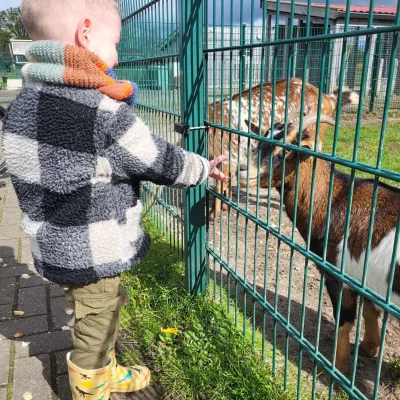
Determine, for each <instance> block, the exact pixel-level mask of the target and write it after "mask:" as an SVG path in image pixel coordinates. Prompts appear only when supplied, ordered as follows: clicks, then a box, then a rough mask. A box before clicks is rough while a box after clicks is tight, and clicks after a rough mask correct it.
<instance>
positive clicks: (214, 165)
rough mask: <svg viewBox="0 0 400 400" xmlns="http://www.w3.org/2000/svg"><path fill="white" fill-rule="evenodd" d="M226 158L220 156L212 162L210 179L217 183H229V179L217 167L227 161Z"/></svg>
mask: <svg viewBox="0 0 400 400" xmlns="http://www.w3.org/2000/svg"><path fill="white" fill-rule="evenodd" d="M226 160H227V157H226V156H218V157H216V158H214V160H211V161H210V178H214V179H216V180H217V181H221V182H228V181H229V177H227V176H225V175H224V174H223V173H222V172H221V171H220V170H219V169H218V168H217V165H218V164H221V163H222V162H223V161H226Z"/></svg>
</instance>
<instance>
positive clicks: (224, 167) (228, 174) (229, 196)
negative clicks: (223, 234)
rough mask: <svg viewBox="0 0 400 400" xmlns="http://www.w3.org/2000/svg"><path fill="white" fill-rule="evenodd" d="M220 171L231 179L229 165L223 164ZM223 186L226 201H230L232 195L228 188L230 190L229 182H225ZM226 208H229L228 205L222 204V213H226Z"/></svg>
mask: <svg viewBox="0 0 400 400" xmlns="http://www.w3.org/2000/svg"><path fill="white" fill-rule="evenodd" d="M222 171H223V172H224V175H225V176H229V179H230V178H231V175H230V173H229V164H228V163H226V164H224V166H223V169H222ZM223 186H224V187H225V189H224V195H225V197H227V198H228V200H231V194H232V193H231V190H230V188H231V183H230V181H229V182H226V183H225V184H224V185H223ZM228 208H229V206H228V204H226V203H224V202H222V211H228Z"/></svg>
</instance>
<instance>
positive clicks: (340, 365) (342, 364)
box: [335, 360, 348, 375]
mask: <svg viewBox="0 0 400 400" xmlns="http://www.w3.org/2000/svg"><path fill="white" fill-rule="evenodd" d="M347 361H348V360H347ZM347 361H344V360H342V361H339V360H336V362H335V367H336V368H337V369H338V370H339V371H340V372H341V373H342V374H343V375H345V374H346V372H347V371H348V362H347Z"/></svg>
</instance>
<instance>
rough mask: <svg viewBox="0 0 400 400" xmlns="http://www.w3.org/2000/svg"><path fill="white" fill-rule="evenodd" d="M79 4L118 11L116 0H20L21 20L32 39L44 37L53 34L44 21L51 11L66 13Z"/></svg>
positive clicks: (60, 13)
mask: <svg viewBox="0 0 400 400" xmlns="http://www.w3.org/2000/svg"><path fill="white" fill-rule="evenodd" d="M79 6H81V7H82V6H84V7H85V8H97V9H98V8H114V9H115V10H117V11H119V4H118V3H117V1H116V0H22V5H21V20H22V23H23V24H24V26H25V28H26V30H27V31H28V33H29V34H30V35H31V37H32V38H33V39H35V38H36V37H40V38H45V37H49V36H51V35H52V34H54V32H52V31H53V29H52V27H51V26H49V24H48V23H46V20H49V18H48V17H49V15H51V14H52V13H53V11H57V13H58V14H59V15H67V13H68V11H71V10H74V8H75V9H76V8H77V7H79Z"/></svg>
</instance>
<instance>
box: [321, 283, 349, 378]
mask: <svg viewBox="0 0 400 400" xmlns="http://www.w3.org/2000/svg"><path fill="white" fill-rule="evenodd" d="M326 288H327V290H328V294H329V297H330V299H331V301H332V306H333V316H334V318H335V319H336V311H337V303H338V296H339V282H338V281H337V280H336V279H335V278H333V277H331V276H330V275H327V276H326ZM356 314H357V293H356V292H353V291H352V290H351V289H349V288H347V287H344V288H343V294H342V303H341V307H340V319H339V321H336V323H338V322H339V333H338V343H337V351H336V359H335V365H336V368H337V369H339V371H341V372H342V373H344V372H346V370H347V365H348V361H349V359H350V332H351V330H352V329H353V326H354V321H355V319H356Z"/></svg>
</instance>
